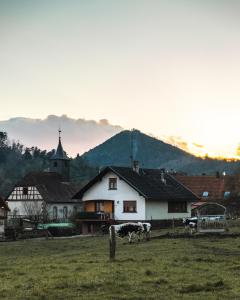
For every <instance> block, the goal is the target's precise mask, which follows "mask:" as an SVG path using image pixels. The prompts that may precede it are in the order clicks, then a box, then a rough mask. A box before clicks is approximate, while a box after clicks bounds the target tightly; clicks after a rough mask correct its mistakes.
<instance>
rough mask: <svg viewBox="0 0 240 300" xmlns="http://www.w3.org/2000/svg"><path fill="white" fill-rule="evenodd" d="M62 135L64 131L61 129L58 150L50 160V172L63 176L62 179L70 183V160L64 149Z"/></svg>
mask: <svg viewBox="0 0 240 300" xmlns="http://www.w3.org/2000/svg"><path fill="white" fill-rule="evenodd" d="M61 133H62V130H61V129H60V128H59V130H58V146H57V150H56V151H55V152H54V154H53V155H52V157H51V158H50V172H56V173H58V174H60V175H61V176H62V179H63V180H64V181H69V172H70V166H69V163H70V159H69V158H68V156H67V154H66V152H65V151H64V149H63V146H62V141H61Z"/></svg>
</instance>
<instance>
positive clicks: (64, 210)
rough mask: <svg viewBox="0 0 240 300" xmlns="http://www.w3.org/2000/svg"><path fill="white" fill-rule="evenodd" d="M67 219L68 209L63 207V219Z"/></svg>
mask: <svg viewBox="0 0 240 300" xmlns="http://www.w3.org/2000/svg"><path fill="white" fill-rule="evenodd" d="M67 217H68V207H67V206H64V207H63V218H64V219H67Z"/></svg>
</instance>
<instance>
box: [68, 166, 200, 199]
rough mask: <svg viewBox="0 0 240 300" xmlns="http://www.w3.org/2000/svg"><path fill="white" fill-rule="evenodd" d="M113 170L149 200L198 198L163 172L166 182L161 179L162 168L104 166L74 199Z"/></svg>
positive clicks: (79, 197)
mask: <svg viewBox="0 0 240 300" xmlns="http://www.w3.org/2000/svg"><path fill="white" fill-rule="evenodd" d="M110 171H112V172H114V173H115V174H116V175H117V176H119V177H120V178H121V179H122V180H124V181H125V182H126V183H128V184H129V185H130V186H131V187H132V188H134V189H135V190H136V191H137V192H139V194H140V195H142V196H143V197H145V198H146V199H149V200H168V201H170V200H173V201H174V200H179V201H181V200H182V201H186V200H187V201H192V202H194V201H199V198H198V197H197V196H196V195H195V194H194V193H193V192H191V191H190V190H189V189H188V188H187V187H185V186H184V185H183V184H181V183H180V182H179V181H178V180H176V178H174V177H173V176H171V175H169V174H167V173H164V179H165V180H166V183H164V182H163V181H162V170H159V169H140V171H139V174H138V173H137V172H135V171H133V169H132V168H125V167H106V168H105V169H104V170H102V171H101V172H100V173H99V174H98V175H97V176H96V177H95V178H93V179H92V180H91V181H90V182H89V183H88V184H87V185H85V186H84V187H83V188H82V189H81V190H80V191H79V192H78V193H77V194H76V195H75V196H74V199H81V198H82V196H83V194H84V193H85V192H86V191H87V190H88V189H89V188H90V187H91V186H93V185H94V184H95V183H96V182H98V181H99V180H100V179H101V178H102V177H103V176H104V175H105V174H107V173H108V172H110Z"/></svg>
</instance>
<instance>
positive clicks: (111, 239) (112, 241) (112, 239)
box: [109, 226, 116, 261]
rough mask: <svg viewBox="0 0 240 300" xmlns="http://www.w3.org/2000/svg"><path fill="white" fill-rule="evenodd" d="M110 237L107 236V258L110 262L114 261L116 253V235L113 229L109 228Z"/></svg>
mask: <svg viewBox="0 0 240 300" xmlns="http://www.w3.org/2000/svg"><path fill="white" fill-rule="evenodd" d="M109 234H110V236H109V258H110V261H114V260H115V253H116V233H115V228H114V227H113V226H110V233H109Z"/></svg>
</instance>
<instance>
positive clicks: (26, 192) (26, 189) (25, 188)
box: [23, 186, 28, 195]
mask: <svg viewBox="0 0 240 300" xmlns="http://www.w3.org/2000/svg"><path fill="white" fill-rule="evenodd" d="M23 195H28V187H27V186H25V187H23Z"/></svg>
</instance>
